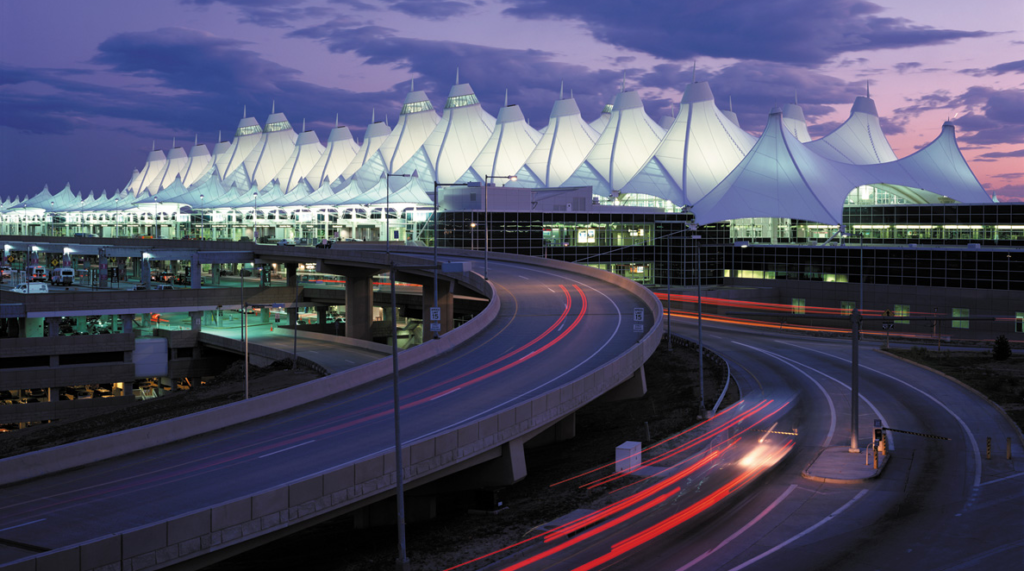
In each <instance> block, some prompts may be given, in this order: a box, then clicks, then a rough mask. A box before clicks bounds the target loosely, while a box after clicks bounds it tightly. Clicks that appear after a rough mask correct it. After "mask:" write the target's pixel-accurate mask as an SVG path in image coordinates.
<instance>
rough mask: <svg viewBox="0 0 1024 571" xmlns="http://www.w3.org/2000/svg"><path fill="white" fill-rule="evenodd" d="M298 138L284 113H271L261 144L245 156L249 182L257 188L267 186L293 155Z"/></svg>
mask: <svg viewBox="0 0 1024 571" xmlns="http://www.w3.org/2000/svg"><path fill="white" fill-rule="evenodd" d="M298 138H299V136H298V135H297V134H296V133H295V130H294V129H292V126H291V124H290V123H288V118H287V117H285V116H284V113H271V114H270V116H269V117H267V124H266V126H265V127H264V129H263V137H262V138H261V139H260V141H259V144H257V145H256V147H254V148H253V150H252V151H251V152H250V153H249V156H248V157H246V158H245V163H244V164H245V171H246V173H248V175H249V182H250V183H251V184H253V185H255V186H256V188H257V189H260V190H262V189H264V188H266V186H267V185H268V184H270V181H272V180H274V177H275V176H277V173H279V172H281V167H283V166H284V164H285V162H286V161H287V160H288V158H289V157H291V156H292V152H293V151H294V150H295V141H296V140H297V139H298Z"/></svg>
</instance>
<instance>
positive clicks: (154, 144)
mask: <svg viewBox="0 0 1024 571" xmlns="http://www.w3.org/2000/svg"><path fill="white" fill-rule="evenodd" d="M153 150H154V151H155V150H156V140H155V139H154V140H153Z"/></svg>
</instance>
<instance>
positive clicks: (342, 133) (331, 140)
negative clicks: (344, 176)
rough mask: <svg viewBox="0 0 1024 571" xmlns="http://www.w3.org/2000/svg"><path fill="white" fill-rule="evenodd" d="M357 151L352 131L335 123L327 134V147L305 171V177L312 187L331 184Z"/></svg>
mask: <svg viewBox="0 0 1024 571" xmlns="http://www.w3.org/2000/svg"><path fill="white" fill-rule="evenodd" d="M358 152H359V145H357V144H356V141H355V139H353V138H352V131H349V128H348V127H347V126H344V125H342V126H338V125H337V123H335V125H334V128H333V129H331V133H330V135H328V136H327V148H325V149H324V152H323V154H321V155H320V158H319V159H317V161H316V164H315V165H313V168H311V169H309V172H308V173H306V177H305V178H306V179H307V180H309V184H310V185H312V186H313V187H314V188H320V186H321V185H324V184H331V183H333V182H334V181H336V180H338V178H340V177H341V173H343V172H345V167H347V166H348V165H349V164H350V163H351V162H352V159H354V158H355V157H356V154H357V153H358Z"/></svg>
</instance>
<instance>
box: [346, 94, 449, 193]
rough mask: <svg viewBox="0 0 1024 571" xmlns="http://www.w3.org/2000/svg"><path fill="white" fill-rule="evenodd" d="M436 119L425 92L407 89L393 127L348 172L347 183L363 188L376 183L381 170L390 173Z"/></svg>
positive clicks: (410, 153) (424, 137)
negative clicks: (349, 177) (359, 162)
mask: <svg viewBox="0 0 1024 571" xmlns="http://www.w3.org/2000/svg"><path fill="white" fill-rule="evenodd" d="M440 120H441V118H440V117H439V116H438V115H437V112H436V111H434V106H433V105H431V104H430V100H428V99H427V94H426V93H424V92H422V91H413V92H410V93H409V94H408V95H406V96H405V103H404V104H403V105H402V112H401V113H400V114H399V116H398V122H397V123H395V128H394V129H392V130H391V134H389V135H388V137H387V138H386V139H384V142H382V143H381V144H380V147H379V148H378V149H377V150H376V151H375V152H374V153H373V155H372V156H371V157H370V158H369V159H368V160H367V161H365V162H364V163H363V165H362V166H361V167H360V168H359V170H357V171H356V172H355V173H354V174H353V175H352V176H351V182H350V183H349V184H355V185H357V186H358V187H359V188H360V189H361V190H363V191H366V190H369V189H371V188H373V187H374V186H376V185H377V182H378V181H379V180H380V178H381V177H382V176H384V173H393V172H394V171H395V169H397V168H399V167H401V166H402V165H404V164H405V163H406V161H408V160H409V159H410V158H412V156H413V154H415V153H416V151H417V150H418V149H419V148H420V147H421V146H423V142H424V141H426V140H427V137H429V136H430V133H432V132H433V131H434V128H435V127H436V126H437V123H438V122H439V121H440Z"/></svg>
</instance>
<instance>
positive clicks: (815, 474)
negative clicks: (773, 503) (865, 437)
mask: <svg viewBox="0 0 1024 571" xmlns="http://www.w3.org/2000/svg"><path fill="white" fill-rule="evenodd" d="M873 454H874V452H873V451H872V450H871V449H870V448H869V447H864V448H863V449H861V451H860V452H858V453H852V452H850V447H849V446H830V447H828V448H823V449H822V450H821V452H819V453H818V456H817V458H815V459H814V461H813V462H811V464H810V465H809V466H807V468H805V469H804V471H803V474H802V475H803V477H804V478H807V479H808V480H814V481H816V482H827V483H831V484H858V483H862V482H866V481H868V480H871V479H874V478H877V477H878V476H880V475H881V474H882V470H884V469H885V465H886V464H888V463H889V458H890V457H891V455H889V454H887V455H884V456H883V455H882V454H881V453H879V455H878V469H877V470H876V469H875V467H874V458H873ZM865 456H866V457H867V463H866V464H865V461H864V459H865Z"/></svg>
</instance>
